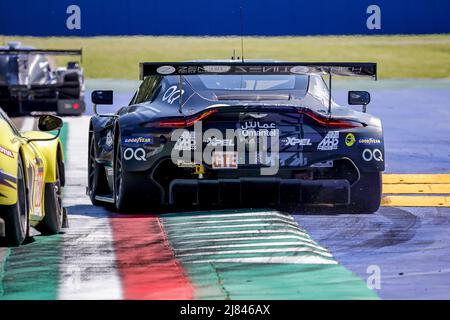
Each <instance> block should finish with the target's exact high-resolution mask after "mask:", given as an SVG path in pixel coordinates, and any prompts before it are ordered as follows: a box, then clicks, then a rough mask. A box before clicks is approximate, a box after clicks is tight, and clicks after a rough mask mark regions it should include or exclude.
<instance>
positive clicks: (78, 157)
mask: <svg viewBox="0 0 450 320" xmlns="http://www.w3.org/2000/svg"><path fill="white" fill-rule="evenodd" d="M430 83H432V85H429V84H428V82H427V85H424V84H423V83H420V84H417V83H412V84H411V83H408V84H407V85H399V86H396V85H393V84H392V83H390V84H388V85H386V87H383V86H382V85H379V86H378V87H377V88H376V90H373V91H372V103H371V105H369V111H370V112H372V113H374V114H376V115H379V116H380V117H381V118H382V119H383V123H384V130H385V142H386V162H387V170H386V171H387V173H388V174H393V175H386V176H385V179H384V181H385V185H384V190H385V193H386V195H385V196H386V198H385V200H384V206H383V207H382V208H380V210H379V211H378V212H377V213H375V214H373V215H349V214H346V213H345V212H342V213H339V214H333V215H325V214H305V213H304V212H295V213H291V214H288V213H284V212H277V211H274V210H264V209H255V210H238V209H237V210H228V211H209V212H185V213H176V214H175V213H170V214H164V215H159V216H157V215H153V214H152V213H151V212H148V213H147V212H145V213H142V214H140V215H135V216H130V215H122V214H118V213H112V212H110V211H108V210H106V209H103V208H99V207H94V206H92V205H91V204H90V202H89V200H88V198H87V197H86V196H85V185H86V165H87V129H88V128H87V124H88V122H87V121H88V118H87V117H81V118H66V119H65V121H66V128H67V138H66V141H65V144H66V157H67V160H66V170H67V182H68V183H67V187H66V189H65V194H64V205H65V206H67V207H68V209H69V215H70V216H69V218H70V228H68V229H66V230H64V232H63V233H61V234H59V235H56V236H50V237H43V236H40V235H39V233H37V232H36V231H34V230H33V237H32V239H31V241H29V243H27V244H25V245H23V246H21V247H19V248H0V298H2V299H253V298H255V299H320V298H324V299H380V298H381V299H407V298H411V299H431V298H435V299H449V298H450V290H449V289H450V267H449V266H450V232H449V230H450V228H449V227H450V221H449V220H450V209H449V206H450V204H449V202H448V198H449V194H450V192H449V188H450V178H449V176H448V175H446V174H448V173H450V172H449V171H450V166H449V163H450V142H449V141H450V140H449V139H448V137H449V136H450V126H449V125H448V120H449V119H450V109H449V103H450V85H448V82H445V81H444V82H443V83H442V82H439V83H437V82H435V83H434V84H435V85H433V82H430ZM436 83H437V84H436ZM364 86H365V84H363V85H361V87H364ZM338 89H339V88H338ZM340 89H341V90H339V91H338V92H336V97H337V99H338V101H339V99H341V100H343V99H344V97H345V92H344V91H343V90H342V89H343V88H340ZM355 89H361V88H355ZM129 95H130V92H122V93H120V94H119V95H118V98H117V99H116V101H117V102H120V101H126V100H127V99H128V97H129ZM15 121H16V122H17V123H18V126H19V127H22V128H24V129H31V128H33V126H35V123H34V122H33V121H32V120H29V119H16V120H15ZM405 174H408V175H405ZM417 174H425V175H417ZM411 205H414V206H411ZM378 274H379V275H380V277H376V276H377V275H378ZM378 280H379V281H378Z"/></svg>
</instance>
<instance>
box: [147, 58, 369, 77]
mask: <svg viewBox="0 0 450 320" xmlns="http://www.w3.org/2000/svg"><path fill="white" fill-rule="evenodd" d="M190 74H221V75H231V74H235V75H242V74H316V75H336V76H354V77H370V78H372V79H373V80H376V79H377V64H376V63H373V62H240V61H233V62H142V63H141V64H140V80H143V79H144V78H145V77H147V76H151V75H190Z"/></svg>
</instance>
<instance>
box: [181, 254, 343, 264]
mask: <svg viewBox="0 0 450 320" xmlns="http://www.w3.org/2000/svg"><path fill="white" fill-rule="evenodd" d="M223 262H230V263H262V264H266V263H282V264H285V263H292V264H337V261H336V260H330V259H327V258H323V257H320V256H288V257H251V258H227V259H206V260H193V261H183V263H223Z"/></svg>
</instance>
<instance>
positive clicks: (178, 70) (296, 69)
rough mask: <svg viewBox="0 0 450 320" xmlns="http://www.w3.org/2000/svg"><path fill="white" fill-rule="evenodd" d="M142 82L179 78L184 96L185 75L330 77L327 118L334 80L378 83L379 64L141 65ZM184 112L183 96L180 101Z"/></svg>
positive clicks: (165, 63)
mask: <svg viewBox="0 0 450 320" xmlns="http://www.w3.org/2000/svg"><path fill="white" fill-rule="evenodd" d="M139 71H140V75H139V78H140V80H144V78H145V77H147V76H152V75H160V76H167V75H177V76H179V77H180V81H179V90H180V92H182V81H181V77H182V76H183V75H195V74H217V75H233V74H234V75H245V74H253V75H255V74H257V75H262V74H267V75H270V74H292V75H297V74H304V75H328V76H329V77H328V80H329V82H328V90H329V91H328V114H329V115H330V116H331V105H332V98H331V78H332V76H335V75H336V76H353V77H369V78H372V79H373V80H377V64H376V63H374V62H259V61H250V62H243V61H239V60H236V61H223V62H222V61H221V62H217V61H213V62H141V63H140V70H139ZM178 101H179V104H180V108H179V109H180V112H181V111H182V106H183V103H182V96H181V97H180V99H178Z"/></svg>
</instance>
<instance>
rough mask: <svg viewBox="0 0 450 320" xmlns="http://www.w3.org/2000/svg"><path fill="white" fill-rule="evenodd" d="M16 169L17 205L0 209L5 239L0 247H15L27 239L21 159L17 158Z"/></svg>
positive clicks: (27, 223)
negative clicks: (3, 222)
mask: <svg viewBox="0 0 450 320" xmlns="http://www.w3.org/2000/svg"><path fill="white" fill-rule="evenodd" d="M17 167H18V169H17V203H16V204H14V205H11V206H5V207H4V208H2V210H1V211H2V212H3V213H2V218H3V220H4V221H5V237H4V238H3V239H1V241H0V245H6V246H10V247H17V246H19V245H21V244H22V243H23V242H24V241H25V239H26V238H27V237H28V231H29V220H28V203H27V199H28V197H27V188H26V182H25V172H24V169H23V162H22V157H20V156H19V160H18V166H17Z"/></svg>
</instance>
